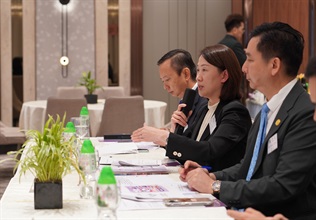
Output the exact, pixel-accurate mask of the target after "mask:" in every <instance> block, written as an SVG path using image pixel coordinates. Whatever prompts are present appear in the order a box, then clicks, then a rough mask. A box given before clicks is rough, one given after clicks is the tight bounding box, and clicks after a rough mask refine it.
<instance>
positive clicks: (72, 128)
mask: <svg viewBox="0 0 316 220" xmlns="http://www.w3.org/2000/svg"><path fill="white" fill-rule="evenodd" d="M64 132H66V133H76V128H75V125H74V123H73V122H72V121H69V122H67V124H66V127H65V130H64Z"/></svg>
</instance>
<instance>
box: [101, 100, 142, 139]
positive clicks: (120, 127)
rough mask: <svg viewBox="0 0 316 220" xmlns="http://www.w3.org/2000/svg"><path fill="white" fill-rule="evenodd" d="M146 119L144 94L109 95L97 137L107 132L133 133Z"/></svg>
mask: <svg viewBox="0 0 316 220" xmlns="http://www.w3.org/2000/svg"><path fill="white" fill-rule="evenodd" d="M144 121H145V113H144V98H143V97H142V96H126V97H109V98H108V99H106V101H105V103H104V109H103V113H102V119H101V124H100V127H99V130H98V132H97V135H96V136H97V137H103V135H106V134H131V133H132V132H133V131H134V130H136V129H137V128H140V127H142V126H143V124H144Z"/></svg>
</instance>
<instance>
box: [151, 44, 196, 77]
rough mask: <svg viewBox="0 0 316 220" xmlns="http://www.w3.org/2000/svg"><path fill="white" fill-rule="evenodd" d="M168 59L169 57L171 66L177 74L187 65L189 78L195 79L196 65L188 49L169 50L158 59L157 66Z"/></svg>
mask: <svg viewBox="0 0 316 220" xmlns="http://www.w3.org/2000/svg"><path fill="white" fill-rule="evenodd" d="M169 59H171V67H172V68H173V69H174V70H175V71H176V72H177V73H178V75H180V74H181V71H182V70H183V68H185V67H187V68H189V69H190V73H191V79H192V80H193V81H196V79H195V78H196V65H195V63H194V62H193V60H192V57H191V54H190V53H189V52H188V51H186V50H183V49H174V50H171V51H169V52H168V53H166V54H165V55H163V56H162V57H161V58H160V59H159V60H158V62H157V65H158V66H159V65H160V64H162V63H163V62H165V61H166V60H169Z"/></svg>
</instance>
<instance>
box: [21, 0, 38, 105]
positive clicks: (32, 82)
mask: <svg viewBox="0 0 316 220" xmlns="http://www.w3.org/2000/svg"><path fill="white" fill-rule="evenodd" d="M22 7H23V10H22V12H23V19H22V22H23V101H24V102H27V101H32V100H35V98H36V61H35V59H36V54H35V53H36V51H35V47H36V46H35V0H28V1H27V2H26V1H22Z"/></svg>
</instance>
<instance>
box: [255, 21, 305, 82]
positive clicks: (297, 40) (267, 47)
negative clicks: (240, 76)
mask: <svg viewBox="0 0 316 220" xmlns="http://www.w3.org/2000/svg"><path fill="white" fill-rule="evenodd" d="M253 37H259V42H258V44H257V50H258V51H259V52H260V53H261V54H262V57H263V58H264V59H265V60H269V59H270V58H272V57H278V58H279V59H280V60H281V61H282V63H283V64H284V65H285V71H286V73H287V74H288V75H289V76H292V77H296V75H297V72H298V70H299V68H300V65H301V63H302V60H303V50H304V37H303V35H302V33H300V32H299V31H297V30H295V29H294V28H292V27H291V26H290V25H288V24H286V23H283V22H273V23H263V24H261V25H259V26H257V27H256V28H255V29H254V30H253V31H252V32H251V33H250V39H251V38H253Z"/></svg>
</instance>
